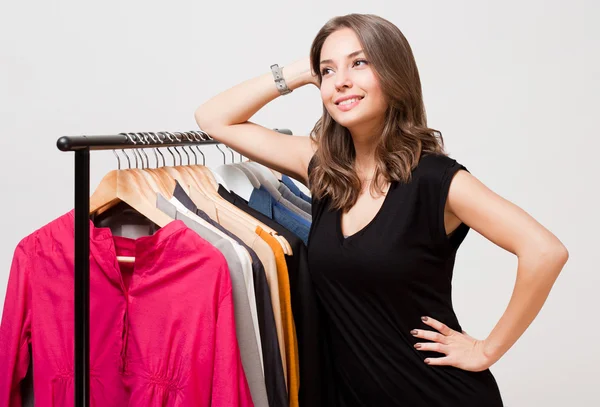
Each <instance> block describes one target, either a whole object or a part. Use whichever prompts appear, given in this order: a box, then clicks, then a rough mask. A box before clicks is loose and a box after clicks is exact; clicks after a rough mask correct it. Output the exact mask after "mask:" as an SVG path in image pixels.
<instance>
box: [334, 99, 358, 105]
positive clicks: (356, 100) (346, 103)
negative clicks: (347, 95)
mask: <svg viewBox="0 0 600 407" xmlns="http://www.w3.org/2000/svg"><path fill="white" fill-rule="evenodd" d="M359 100H362V98H361V97H358V98H352V99H346V100H344V101H342V102H340V103H338V106H343V105H349V104H351V103H354V102H358V101H359Z"/></svg>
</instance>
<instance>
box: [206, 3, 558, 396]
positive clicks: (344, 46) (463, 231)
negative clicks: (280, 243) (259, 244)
mask: <svg viewBox="0 0 600 407" xmlns="http://www.w3.org/2000/svg"><path fill="white" fill-rule="evenodd" d="M282 76H283V77H279V74H276V77H275V80H276V82H280V81H284V82H285V83H286V84H287V86H285V85H281V83H278V86H276V85H275V84H274V83H273V78H272V77H271V74H270V73H265V74H263V75H261V76H259V77H256V78H253V79H250V80H248V81H246V82H244V83H241V84H239V85H237V86H235V87H233V88H230V89H228V90H227V91H225V92H223V93H221V94H219V95H217V96H215V97H214V98H213V99H211V100H209V101H208V102H206V103H205V104H204V105H202V106H201V107H200V108H198V110H197V111H196V120H197V122H198V125H199V126H200V127H201V128H202V129H204V130H207V131H208V132H209V133H210V134H211V135H212V136H213V137H214V138H215V139H217V140H219V141H222V142H223V143H225V144H228V145H230V146H231V147H233V148H234V149H236V150H237V151H240V152H242V153H243V154H244V155H246V156H248V157H250V158H251V159H253V160H255V161H257V162H259V163H261V164H263V165H265V166H268V167H270V168H273V169H275V170H277V171H279V172H281V173H283V174H286V175H289V176H291V177H294V178H296V179H298V180H300V181H302V182H303V183H304V184H305V185H307V186H309V187H310V190H311V193H312V207H311V210H312V224H311V228H310V232H309V235H308V265H309V269H310V275H311V278H312V284H313V286H314V288H315V291H316V294H317V298H318V302H319V309H321V310H322V318H323V319H324V321H323V323H321V324H320V325H319V326H321V327H322V328H323V332H322V333H321V334H320V337H319V338H318V343H319V345H320V346H321V347H322V348H321V349H320V354H321V355H323V360H322V361H321V362H322V366H321V368H320V369H319V370H318V374H320V375H321V376H322V379H321V380H319V381H317V382H316V381H315V380H314V379H313V378H312V376H311V375H308V374H306V373H304V374H305V376H304V377H302V378H301V380H300V383H303V386H304V387H301V388H300V392H301V393H304V394H305V395H306V393H310V394H311V395H312V397H311V398H308V397H301V398H300V399H301V401H302V402H303V404H304V405H306V406H311V407H314V406H319V405H322V406H327V407H351V406H378V407H388V406H411V407H470V406H473V407H475V406H477V407H480V406H486V407H499V406H502V405H503V402H502V397H501V395H500V391H499V388H498V386H497V384H496V380H495V378H494V376H493V375H492V373H491V372H490V370H489V368H490V367H491V366H492V365H493V364H494V363H495V362H496V361H497V360H499V359H500V357H502V355H503V354H504V353H506V352H507V351H508V349H510V348H511V346H512V345H513V344H514V343H515V342H516V340H517V339H518V338H519V337H520V336H521V335H522V334H523V332H524V331H525V330H526V329H527V327H528V326H529V324H530V323H531V322H532V320H533V319H534V318H535V316H536V315H537V313H538V312H539V311H540V309H541V307H542V305H543V303H544V301H545V300H546V298H547V296H548V294H549V291H550V289H551V287H552V285H553V284H554V281H555V280H556V278H557V277H558V275H559V273H560V271H561V270H562V268H563V266H564V264H565V263H566V261H567V259H568V252H567V250H566V248H565V247H564V246H563V244H562V243H561V242H560V241H559V240H558V239H557V238H556V237H555V236H554V235H553V234H552V233H550V232H549V231H548V230H547V229H546V228H544V227H543V226H542V225H540V224H539V223H538V222H537V221H535V220H534V219H533V218H532V217H531V216H529V215H528V214H527V213H526V212H525V211H523V210H522V209H520V208H519V207H517V206H516V205H514V204H512V203H511V202H509V201H507V200H505V199H504V198H502V197H500V196H498V195H497V194H495V193H494V192H492V191H491V190H489V189H488V188H487V187H486V186H485V185H483V184H482V183H481V182H480V181H478V180H477V178H475V177H474V176H473V175H471V174H470V172H469V171H468V170H467V168H466V167H465V166H463V165H462V164H460V163H459V162H457V161H456V160H455V159H453V158H450V157H449V156H448V155H447V154H445V152H444V146H443V139H442V137H441V134H440V133H439V132H438V131H436V130H434V129H432V128H430V127H428V124H427V120H426V115H425V108H424V103H423V96H422V91H421V82H420V78H419V73H418V69H417V65H416V62H415V60H414V57H413V53H412V51H411V48H410V45H409V44H408V41H407V40H406V38H405V37H404V35H403V34H402V32H401V31H400V30H399V29H398V27H396V26H395V25H394V24H392V23H391V22H389V21H387V20H385V19H383V18H381V17H378V16H374V15H364V14H349V15H346V16H340V17H335V18H333V19H331V20H330V21H328V22H327V23H326V24H325V26H324V27H323V28H322V29H321V30H320V31H319V32H318V33H317V35H316V37H315V39H314V41H313V43H312V47H311V51H310V58H308V59H307V58H304V59H301V60H299V61H296V62H295V63H293V64H290V65H289V66H287V67H285V68H284V69H283V73H282ZM308 84H314V85H316V86H318V87H319V88H320V92H321V102H322V104H323V114H322V117H321V118H320V119H319V121H318V122H317V123H316V125H315V126H314V129H313V131H312V132H311V134H310V137H289V136H284V135H281V134H278V133H276V132H274V131H272V130H269V129H266V128H264V127H262V126H259V125H257V124H254V123H250V122H249V121H248V120H249V118H250V117H252V116H253V115H254V114H255V113H256V112H257V111H258V110H259V109H260V108H262V107H263V106H264V105H265V104H267V103H268V102H269V101H271V100H273V99H275V98H276V97H277V96H279V95H280V94H287V93H289V91H293V90H294V89H296V88H298V87H300V86H304V85H308ZM288 89H289V91H288ZM472 229H473V230H475V231H476V232H478V233H480V234H481V235H482V236H484V237H485V238H487V239H489V240H490V241H492V242H493V243H495V244H496V245H498V246H499V247H501V248H502V249H504V250H506V251H508V252H510V253H513V254H515V255H516V256H517V257H518V259H519V266H518V270H517V281H516V284H515V288H514V292H513V296H512V298H511V301H510V303H509V305H508V307H507V309H506V312H505V313H504V315H503V316H502V318H501V319H500V321H499V322H498V323H497V325H496V326H495V328H494V329H493V331H492V332H491V333H490V335H489V336H488V337H487V338H486V339H485V340H478V339H475V338H473V337H471V336H469V335H468V334H466V333H465V332H463V330H462V327H461V324H460V323H459V321H458V318H457V316H456V314H455V312H454V309H453V305H452V276H453V270H454V262H455V258H456V254H457V251H458V249H459V247H460V246H461V244H462V242H463V241H464V239H465V237H466V236H467V234H468V232H469V231H470V230H472ZM300 333H301V332H300ZM301 353H302V352H301ZM300 356H301V357H302V354H301V355H300ZM300 371H301V372H303V366H302V364H301V365H300ZM304 372H306V371H305V370H304ZM302 374H303V373H301V375H302ZM311 380H312V381H311ZM291 383H292V384H293V383H294V381H293V380H292V381H291ZM296 389H297V388H295V387H293V386H291V387H290V393H289V394H290V405H295V403H296V402H297V397H296V396H297V392H296ZM321 390H323V392H324V393H323V394H321V395H317V396H315V394H317V393H319V392H320V391H321Z"/></svg>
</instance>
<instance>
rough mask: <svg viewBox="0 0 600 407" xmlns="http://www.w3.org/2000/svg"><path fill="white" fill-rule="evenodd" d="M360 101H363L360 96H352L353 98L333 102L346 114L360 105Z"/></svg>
mask: <svg viewBox="0 0 600 407" xmlns="http://www.w3.org/2000/svg"><path fill="white" fill-rule="evenodd" d="M361 100H363V97H362V96H354V95H353V96H349V97H344V98H340V99H338V100H337V101H336V102H335V105H336V106H337V108H338V109H339V110H341V111H342V112H347V111H349V110H352V109H354V108H355V107H356V106H358V104H359V103H360V101H361Z"/></svg>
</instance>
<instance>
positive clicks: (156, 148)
mask: <svg viewBox="0 0 600 407" xmlns="http://www.w3.org/2000/svg"><path fill="white" fill-rule="evenodd" d="M146 134H147V135H148V137H150V140H152V143H153V144H158V140H157V138H156V135H155V134H154V133H152V132H148V133H146ZM152 151H154V157H155V158H156V168H158V167H159V159H158V154H157V153H160V150H159V149H158V146H156V147H154V148H153V149H152ZM160 155H161V156H162V154H160Z"/></svg>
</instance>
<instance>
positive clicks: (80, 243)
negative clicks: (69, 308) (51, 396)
mask: <svg viewBox="0 0 600 407" xmlns="http://www.w3.org/2000/svg"><path fill="white" fill-rule="evenodd" d="M89 212H90V150H89V149H88V148H84V149H81V150H76V151H75V407H88V406H89V405H90V216H89Z"/></svg>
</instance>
